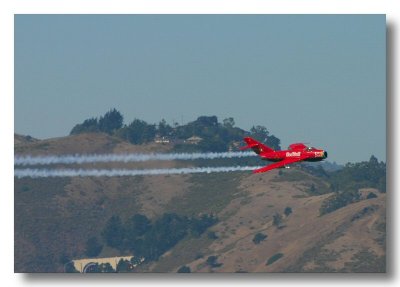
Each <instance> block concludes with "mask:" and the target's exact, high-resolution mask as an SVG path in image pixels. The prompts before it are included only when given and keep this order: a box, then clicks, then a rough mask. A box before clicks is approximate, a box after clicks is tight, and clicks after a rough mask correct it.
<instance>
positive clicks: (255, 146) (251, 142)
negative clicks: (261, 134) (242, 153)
mask: <svg viewBox="0 0 400 287" xmlns="http://www.w3.org/2000/svg"><path fill="white" fill-rule="evenodd" d="M244 141H245V142H246V143H247V146H244V147H242V148H240V149H241V150H244V149H248V148H251V149H252V150H253V151H254V152H255V153H256V154H260V153H262V152H274V150H273V149H272V148H270V147H269V146H266V145H264V144H262V143H260V142H258V141H256V140H255V139H253V138H251V137H246V138H244Z"/></svg>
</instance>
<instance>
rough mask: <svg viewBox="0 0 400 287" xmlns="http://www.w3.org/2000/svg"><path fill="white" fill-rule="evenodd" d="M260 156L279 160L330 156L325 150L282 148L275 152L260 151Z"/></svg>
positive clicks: (306, 159)
mask: <svg viewBox="0 0 400 287" xmlns="http://www.w3.org/2000/svg"><path fill="white" fill-rule="evenodd" d="M259 156H260V157H261V159H263V160H267V161H273V162H278V161H282V160H284V159H287V158H293V159H295V158H299V159H300V158H302V161H321V160H323V159H325V158H327V157H328V153H327V152H326V151H324V150H312V151H293V150H282V151H274V152H260V154H259Z"/></svg>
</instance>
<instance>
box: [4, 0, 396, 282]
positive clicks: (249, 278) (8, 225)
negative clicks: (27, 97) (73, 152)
mask: <svg viewBox="0 0 400 287" xmlns="http://www.w3.org/2000/svg"><path fill="white" fill-rule="evenodd" d="M397 2H400V1H395V0H383V1H382V0H336V1H334V0H247V1H246V0H143V1H134V0H107V1H105V0H47V1H45V0H38V1H35V0H14V1H12V0H6V1H0V37H1V42H0V43H2V44H1V45H0V49H1V52H0V71H1V74H0V76H1V77H0V83H1V84H0V89H1V90H0V92H1V93H0V95H1V102H0V103H1V104H0V123H1V124H0V127H1V128H0V130H1V141H0V142H1V149H0V152H1V159H2V162H1V165H0V167H1V173H0V174H1V181H0V182H1V193H2V195H3V198H1V200H0V202H1V207H0V211H1V217H0V218H1V225H0V226H1V230H2V232H1V241H0V242H1V244H0V246H1V253H0V254H1V259H0V262H1V263H0V264H1V266H0V270H1V279H2V284H3V285H4V286H26V285H38V286H50V285H51V286H53V285H55V284H57V285H60V286H80V285H82V283H85V285H91V286H104V285H126V286H128V285H129V286H131V285H132V284H138V283H139V284H143V283H144V284H148V283H149V284H150V285H158V284H160V285H161V284H162V285H170V286H176V285H182V286H183V285H185V286H186V285H188V284H190V285H204V284H207V285H211V286H221V285H226V286H228V285H229V286H238V285H248V284H251V285H260V286H261V285H263V286H264V285H266V284H268V285H270V284H274V283H275V284H276V283H281V284H283V285H284V286H292V285H294V284H296V286H310V285H313V286H319V285H321V284H323V285H329V286H332V285H336V284H341V285H344V286H350V285H351V286H353V285H358V286H371V285H373V286H375V285H384V286H388V285H390V286H393V285H395V284H396V285H397V284H398V283H399V282H398V281H399V279H398V276H397V274H396V273H397V270H398V267H397V265H396V262H398V260H397V259H396V258H399V252H398V247H396V243H397V241H398V240H397V239H398V238H399V237H398V223H397V222H398V216H397V213H398V212H397V211H396V210H397V207H398V206H399V205H398V203H399V196H397V195H396V192H398V190H397V186H398V184H397V179H394V181H393V184H394V185H393V186H392V190H389V191H388V192H392V193H393V194H392V196H391V199H394V200H395V202H394V203H393V204H391V206H392V207H393V208H394V210H393V211H392V212H391V213H388V215H395V218H392V219H391V222H392V223H394V224H395V225H393V226H391V230H392V232H393V233H392V234H391V240H392V241H393V242H394V243H393V245H392V246H393V247H395V248H394V250H389V252H391V253H392V257H393V262H388V263H389V264H390V263H394V266H392V268H391V272H392V274H390V275H387V276H371V275H368V274H365V275H363V276H352V275H349V276H345V275H341V274H339V275H338V276H332V275H315V276H306V275H305V276H302V275H301V274H300V275H295V274H291V275H290V274H289V275H279V274H270V275H262V276H259V275H241V276H238V275H236V276H234V275H232V276H229V275H224V276H207V277H206V276H195V277H192V280H190V277H189V278H188V277H186V279H185V278H182V277H171V276H157V275H155V276H153V278H154V279H151V278H150V277H149V276H146V277H143V276H134V277H132V276H130V277H127V276H120V277H116V276H112V277H111V276H108V277H105V276H101V277H97V278H94V277H91V278H82V277H78V278H77V277H74V278H71V279H72V280H68V279H70V277H59V276H50V277H48V276H47V277H46V276H27V275H21V274H13V269H14V267H13V257H14V253H13V247H14V241H13V232H14V222H13V217H14V214H13V133H14V126H13V121H14V107H13V82H14V79H13V74H14V73H13V71H14V67H13V37H14V36H13V23H14V16H13V15H14V14H86V13H88V14H114V13H118V14H141V13H144V14H147V13H151V14H164V13H165V14H170V13H171V14H192V13H193V14H197V13H200V14H219V13H226V14H230V13H233V14H320V13H321V14H353V13H354V14H364V13H365V14H387V22H388V23H389V24H390V25H391V26H392V27H393V38H394V47H397V50H398V47H399V45H398V32H397V31H398V21H399V13H400V12H399V11H400V9H399V8H400V7H399V5H398V4H397ZM394 53H396V51H394ZM389 60H390V61H395V62H394V63H393V65H394V68H393V70H394V75H393V78H392V81H393V83H392V85H393V87H392V92H393V97H395V96H396V95H397V93H396V92H397V83H396V82H397V79H398V77H397V75H396V73H395V71H396V70H397V69H396V67H398V57H397V55H394V57H393V58H392V59H389ZM398 102H399V101H397V100H395V99H394V100H393V103H394V104H395V108H394V111H395V114H394V115H393V119H394V121H395V122H394V123H392V127H393V130H392V133H393V138H392V139H393V142H392V145H393V146H394V148H393V151H394V152H393V155H392V156H393V158H392V159H391V160H392V161H393V162H394V164H393V165H392V166H393V167H394V170H395V171H397V164H396V162H398V154H397V153H396V152H395V149H396V146H397V145H396V144H395V143H397V142H398V133H397V127H398V126H399V125H398V117H397V115H396V114H397V112H396V111H397V110H398ZM392 174H393V176H394V177H397V172H396V173H392ZM388 203H389V202H388ZM388 235H389V236H390V234H388ZM276 275H278V276H276ZM193 278H194V279H193ZM188 279H189V280H188Z"/></svg>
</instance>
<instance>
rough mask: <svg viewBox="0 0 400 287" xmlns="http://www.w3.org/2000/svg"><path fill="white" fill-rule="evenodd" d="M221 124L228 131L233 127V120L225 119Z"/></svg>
mask: <svg viewBox="0 0 400 287" xmlns="http://www.w3.org/2000/svg"><path fill="white" fill-rule="evenodd" d="M222 122H223V125H224V127H225V128H228V129H231V128H233V127H234V126H235V120H234V119H233V118H226V119H224V120H223V121H222Z"/></svg>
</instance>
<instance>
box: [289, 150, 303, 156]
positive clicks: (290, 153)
mask: <svg viewBox="0 0 400 287" xmlns="http://www.w3.org/2000/svg"><path fill="white" fill-rule="evenodd" d="M300 154H301V152H299V151H298V152H295V151H293V152H287V153H286V157H292V156H300Z"/></svg>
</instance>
